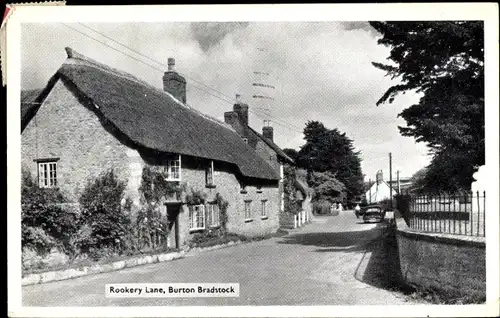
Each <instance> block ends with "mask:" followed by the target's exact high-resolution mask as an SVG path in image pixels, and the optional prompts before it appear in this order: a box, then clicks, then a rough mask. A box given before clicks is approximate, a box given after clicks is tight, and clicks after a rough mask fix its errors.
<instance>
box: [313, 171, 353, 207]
mask: <svg viewBox="0 0 500 318" xmlns="http://www.w3.org/2000/svg"><path fill="white" fill-rule="evenodd" d="M310 185H311V186H312V187H313V188H314V196H313V200H314V201H328V202H330V203H333V202H344V200H345V199H346V187H345V185H344V184H343V183H342V182H340V181H339V180H337V179H336V178H335V177H334V176H333V174H332V173H331V172H329V171H326V172H314V173H313V174H312V177H311V179H310Z"/></svg>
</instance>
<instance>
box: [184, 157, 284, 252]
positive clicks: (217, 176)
mask: <svg viewBox="0 0 500 318" xmlns="http://www.w3.org/2000/svg"><path fill="white" fill-rule="evenodd" d="M181 182H183V183H184V182H185V183H186V185H187V191H188V193H189V192H190V191H191V189H193V190H194V191H201V192H203V193H205V194H207V201H208V202H210V201H213V200H215V196H216V194H217V193H219V194H220V195H221V196H222V198H223V199H224V200H226V201H228V202H229V206H228V208H227V215H228V221H227V230H228V231H229V232H233V233H238V234H243V235H247V236H257V235H264V234H269V233H273V232H275V231H276V230H277V229H278V227H279V215H278V211H279V191H278V184H277V182H276V185H274V186H263V187H262V189H261V190H262V192H261V193H257V186H256V185H249V186H247V193H246V194H243V193H240V183H239V181H238V179H237V178H236V176H235V174H234V172H233V171H232V170H231V168H230V167H228V165H226V164H225V163H221V162H214V184H215V188H208V187H206V182H205V168H204V164H203V163H202V162H199V161H198V162H195V161H193V160H187V159H186V158H184V159H183V160H182V181H181ZM245 200H251V201H252V202H251V204H250V208H251V213H252V221H246V220H245ZM262 200H267V203H266V210H267V218H262V217H261V201H262ZM179 232H180V242H181V245H182V244H185V243H187V242H188V241H189V240H190V239H191V238H192V236H193V235H194V233H193V232H190V230H189V210H188V206H187V205H183V206H182V212H181V213H180V215H179Z"/></svg>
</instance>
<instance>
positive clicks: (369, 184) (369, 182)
mask: <svg viewBox="0 0 500 318" xmlns="http://www.w3.org/2000/svg"><path fill="white" fill-rule="evenodd" d="M368 188H369V189H370V204H371V203H372V179H371V178H370V180H369V181H368Z"/></svg>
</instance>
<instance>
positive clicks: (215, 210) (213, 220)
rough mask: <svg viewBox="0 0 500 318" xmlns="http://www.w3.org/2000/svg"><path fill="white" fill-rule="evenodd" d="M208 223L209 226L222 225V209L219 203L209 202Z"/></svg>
mask: <svg viewBox="0 0 500 318" xmlns="http://www.w3.org/2000/svg"><path fill="white" fill-rule="evenodd" d="M207 218H208V220H207V224H208V226H209V227H218V226H220V211H219V206H218V205H217V203H215V202H214V203H209V204H207Z"/></svg>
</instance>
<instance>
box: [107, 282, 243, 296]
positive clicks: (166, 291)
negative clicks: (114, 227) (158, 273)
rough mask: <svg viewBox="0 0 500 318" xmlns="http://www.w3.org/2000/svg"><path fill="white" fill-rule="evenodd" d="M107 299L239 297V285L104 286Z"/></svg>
mask: <svg viewBox="0 0 500 318" xmlns="http://www.w3.org/2000/svg"><path fill="white" fill-rule="evenodd" d="M105 288H106V297H109V298H193V297H239V296H240V284H239V283H220V284H219V283H175V284H106V287H105Z"/></svg>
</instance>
